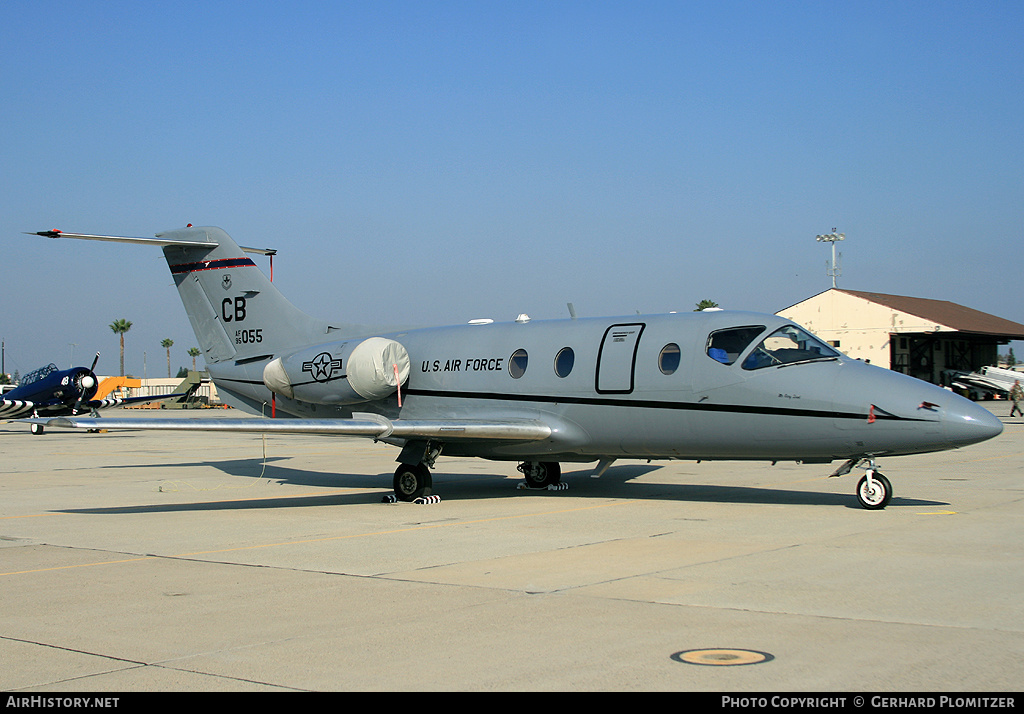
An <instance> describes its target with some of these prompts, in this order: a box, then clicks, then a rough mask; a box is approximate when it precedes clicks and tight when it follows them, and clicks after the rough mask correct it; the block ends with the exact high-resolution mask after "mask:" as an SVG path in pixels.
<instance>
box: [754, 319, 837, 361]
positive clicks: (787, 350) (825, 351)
mask: <svg viewBox="0 0 1024 714" xmlns="http://www.w3.org/2000/svg"><path fill="white" fill-rule="evenodd" d="M839 357H840V354H839V353H838V352H836V351H835V350H834V349H832V348H831V347H829V346H828V345H827V344H825V343H824V342H822V341H821V340H819V339H818V338H817V337H815V336H814V335H812V334H810V333H809V332H806V331H804V330H802V329H800V328H799V327H797V326H796V325H787V326H786V327H782V328H779V329H778V330H776V331H775V332H773V333H771V334H770V335H768V336H767V337H766V338H764V339H763V340H762V341H761V344H759V345H758V346H757V347H755V348H754V350H753V352H751V353H750V354H749V355H747V357H746V359H744V360H743V369H762V368H764V367H778V366H779V365H786V364H798V363H802V362H816V361H819V360H833V359H838V358H839Z"/></svg>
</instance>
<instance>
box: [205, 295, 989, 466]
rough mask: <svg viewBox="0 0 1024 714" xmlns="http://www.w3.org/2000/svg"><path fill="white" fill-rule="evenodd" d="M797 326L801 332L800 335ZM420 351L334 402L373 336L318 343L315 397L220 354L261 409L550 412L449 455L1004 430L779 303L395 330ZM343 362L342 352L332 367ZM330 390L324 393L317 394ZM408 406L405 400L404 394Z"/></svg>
mask: <svg viewBox="0 0 1024 714" xmlns="http://www.w3.org/2000/svg"><path fill="white" fill-rule="evenodd" d="M794 335H797V336H796V337H794ZM380 336H381V337H385V338H388V339H389V340H394V341H396V342H398V343H400V344H401V345H402V346H403V347H404V348H405V350H406V351H407V352H408V360H409V373H408V379H407V380H406V381H405V383H404V384H402V386H401V388H400V390H399V391H398V393H396V394H392V395H390V396H388V397H386V398H384V399H379V400H375V401H368V402H364V403H356V404H351V403H348V404H333V403H330V401H331V398H330V397H327V396H325V397H323V398H321V397H319V396H318V395H319V394H321V393H322V394H323V395H328V394H333V393H335V392H337V391H338V390H337V388H336V387H337V385H332V384H331V383H332V382H335V381H337V380H344V379H346V374H345V369H346V365H345V360H344V359H343V356H344V354H347V353H346V352H345V350H346V349H348V348H350V347H351V343H353V342H358V341H359V340H360V339H363V337H365V336H360V337H353V338H347V339H345V340H339V341H335V342H324V343H322V344H318V345H311V346H309V347H307V348H304V349H305V350H306V352H307V353H309V354H312V353H318V356H319V355H328V356H329V357H327V358H324V364H322V365H320V366H319V367H315V366H312V365H311V364H310V363H311V362H312V360H310V361H309V362H307V363H305V364H306V365H308V366H309V367H310V368H309V373H310V377H312V376H313V374H314V371H315V370H317V369H319V373H318V375H317V376H318V379H316V380H312V379H311V380H310V382H309V385H308V387H307V389H306V391H305V392H303V397H304V398H294V399H289V398H286V397H283V396H282V395H280V394H276V395H275V394H273V393H272V392H271V391H270V389H268V388H267V386H266V385H265V384H264V381H263V369H264V368H265V366H266V365H267V364H268V363H269V362H270V361H271V360H272V359H274V358H275V357H279V356H280V355H275V354H266V355H256V356H255V357H248V358H246V359H238V360H227V361H222V362H219V363H215V364H210V365H209V369H210V373H211V376H212V377H213V379H214V381H215V382H216V383H217V385H218V388H219V389H222V390H225V391H226V392H228V393H229V394H230V395H232V396H234V397H235V398H236V402H240V403H241V405H244V406H248V407H249V408H250V409H253V410H256V411H260V412H262V413H263V414H266V415H270V412H271V410H272V409H273V410H275V411H276V416H278V417H282V416H292V417H302V418H310V417H331V416H337V417H350V416H352V414H353V413H358V412H369V413H376V414H380V415H383V416H385V417H387V418H389V419H459V418H479V417H480V416H481V415H486V416H487V417H490V418H499V417H500V418H508V419H536V420H539V421H543V422H544V423H546V424H549V425H550V426H551V427H552V429H553V433H552V436H551V437H550V438H549V439H547V440H544V441H539V442H524V443H516V442H509V443H503V442H487V443H473V442H471V441H467V442H460V443H452V444H449V445H447V446H446V448H445V453H446V454H448V455H468V456H482V457H485V458H492V459H520V460H521V459H543V460H549V461H592V460H595V459H600V458H651V459H667V458H671V459H756V460H794V461H805V462H806V461H818V462H827V461H832V460H835V459H851V458H855V457H859V456H868V455H872V456H873V455H898V454H911V453H922V452H929V451H939V450H944V449H949V448H956V447H960V446H965V445H968V444H972V443H976V442H978V441H982V440H984V439H987V438H991V437H992V436H994V435H996V434H998V433H999V432H1000V431H1001V429H1002V425H1001V424H1000V422H999V421H998V420H997V419H996V418H995V417H994V416H993V415H992V414H991V413H990V412H988V411H987V410H986V409H984V408H982V407H980V406H978V405H976V404H974V403H972V402H970V401H968V400H966V399H964V398H962V397H960V396H958V395H956V394H954V393H952V392H950V391H948V390H945V389H942V388H939V387H936V386H934V385H931V384H928V383H926V382H923V381H920V380H918V379H915V378H912V377H908V376H905V375H902V374H898V373H894V372H891V371H889V370H886V369H881V368H878V367H874V366H871V365H868V364H865V363H863V362H860V361H857V360H853V359H850V358H849V357H846V356H845V355H842V354H840V353H838V352H835V351H834V350H832V349H831V348H830V347H828V346H827V345H825V344H823V343H821V342H820V341H818V340H817V339H816V338H814V337H813V336H810V335H807V334H806V333H802V331H799V328H798V327H797V326H796V325H794V323H792V322H789V321H788V320H784V319H782V318H779V317H776V316H773V315H764V314H758V313H744V312H728V311H705V312H700V313H679V314H668V315H651V316H639V315H637V316H628V317H620V318H599V319H598V318H593V319H578V320H576V319H573V320H550V321H526V322H522V323H519V322H509V323H486V324H467V325H457V326H452V327H442V328H427V329H418V330H410V331H405V332H397V333H389V334H383V335H380ZM332 363H333V364H332ZM318 390H322V391H318ZM399 403H401V405H400V406H399Z"/></svg>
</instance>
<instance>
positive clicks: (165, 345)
mask: <svg viewBox="0 0 1024 714" xmlns="http://www.w3.org/2000/svg"><path fill="white" fill-rule="evenodd" d="M173 344H174V340H172V339H171V338H170V337H168V338H166V339H163V340H160V346H161V347H163V348H164V349H165V350H167V376H168V377H170V376H171V345H173Z"/></svg>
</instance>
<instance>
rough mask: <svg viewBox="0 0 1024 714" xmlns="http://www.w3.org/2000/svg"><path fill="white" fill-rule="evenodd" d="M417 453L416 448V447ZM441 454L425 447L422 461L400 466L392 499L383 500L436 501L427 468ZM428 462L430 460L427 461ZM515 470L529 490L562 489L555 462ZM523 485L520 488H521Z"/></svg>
mask: <svg viewBox="0 0 1024 714" xmlns="http://www.w3.org/2000/svg"><path fill="white" fill-rule="evenodd" d="M417 453H419V447H417ZM439 453H440V449H439V448H438V449H436V450H435V449H432V448H427V449H426V451H425V459H424V460H423V461H420V462H419V463H417V464H406V463H403V464H401V465H400V466H399V467H398V469H396V470H395V478H394V481H393V482H392V485H393V486H394V489H395V495H394V499H392V498H391V497H390V496H389V497H388V498H387V499H385V500H387V501H390V502H392V503H393V502H394V501H406V502H416V503H425V502H426V503H431V502H434V501H436V500H438V498H437V496H434V495H433V489H434V480H433V477H432V476H431V474H430V465H431V464H433V461H434V459H435V458H437V455H438V454H439ZM427 459H429V460H427ZM518 469H519V470H520V471H521V472H522V474H523V476H524V477H525V481H526V483H525V487H526V488H531V489H548V490H551V489H554V490H559V489H560V488H564V486H563V485H562V484H561V480H562V468H561V466H560V465H559V464H558V462H557V461H526V462H524V463H522V464H519V466H518ZM522 487H523V486H520V488H522Z"/></svg>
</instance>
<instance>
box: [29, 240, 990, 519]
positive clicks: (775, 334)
mask: <svg viewBox="0 0 1024 714" xmlns="http://www.w3.org/2000/svg"><path fill="white" fill-rule="evenodd" d="M37 235H41V236H46V237H51V238H59V237H64V238H81V239H87V240H105V241H120V242H131V243H142V244H150V245H157V246H160V247H162V249H163V252H164V256H165V257H166V259H167V264H168V265H169V267H170V270H171V274H172V275H173V277H174V282H175V284H176V285H177V287H178V292H179V293H180V295H181V299H182V301H183V302H184V305H185V310H186V312H187V313H188V316H189V320H190V321H191V323H192V329H193V330H194V331H195V334H196V338H197V339H198V340H199V344H200V346H201V349H202V350H203V353H204V354H205V357H206V364H207V366H208V368H209V372H210V376H211V378H212V379H213V381H214V382H215V384H216V385H217V389H218V392H219V393H220V394H221V395H223V397H224V398H225V400H226V401H229V402H230V403H231V404H233V405H234V406H237V407H240V408H243V409H247V410H249V411H251V412H254V413H256V414H263V415H266V414H268V413H269V414H271V417H272V418H262V419H251V418H250V419H103V420H102V422H99V423H98V422H97V420H94V419H90V418H84V417H65V418H56V419H45V420H38V421H40V422H42V423H44V424H45V425H47V426H53V427H59V426H64V427H79V428H99V427H102V428H105V429H141V428H145V429H188V430H231V431H248V432H263V433H292V434H340V435H357V436H365V437H369V438H373V439H375V440H379V441H383V442H386V443H388V444H392V445H395V446H397V447H400V448H401V453H400V454H399V456H398V458H397V459H396V460H397V461H398V462H399V467H398V469H397V470H396V471H395V475H394V482H393V485H394V491H395V498H397V499H398V500H402V501H417V500H419V501H422V500H424V499H426V498H428V497H430V496H431V494H432V476H431V472H430V469H431V468H433V467H434V463H435V460H436V459H437V457H438V456H439V455H440V454H441V453H442V452H443V453H444V454H445V455H448V456H463V457H465V456H474V457H481V458H485V459H492V460H500V461H518V462H520V466H519V469H520V470H521V471H522V473H523V475H524V476H525V483H526V485H527V486H528V487H531V488H552V489H554V488H558V487H560V486H562V485H563V484H561V483H560V477H561V470H560V464H561V463H563V462H583V463H587V462H597V467H596V471H597V473H598V474H600V473H603V472H604V470H605V469H607V467H608V466H609V465H610V464H611V463H612V462H613V461H615V460H616V459H626V458H628V459H687V460H705V459H707V460H712V459H727V460H760V461H773V462H774V461H798V462H803V463H812V464H825V463H830V462H833V461H842V462H843V463H842V465H841V466H839V468H837V469H835V471H834V472H833V474H832V475H833V476H840V475H844V474H847V473H849V472H850V471H852V470H853V469H854V468H857V467H862V468H864V469H865V475H864V477H863V478H862V479H860V481H859V483H858V485H857V489H856V494H857V498H858V500H859V501H860V503H861V505H862V506H863V507H865V508H868V509H880V508H884V507H885V506H886V504H887V503H888V502H889V500H890V499H891V497H892V486H891V484H890V483H889V481H888V479H886V477H885V476H884V475H882V474H881V473H880V472H879V471H878V468H877V464H876V460H877V459H878V458H879V457H881V456H897V455H903V454H919V453H926V452H932V451H942V450H945V449H954V448H958V447H962V446H967V445H969V444H974V443H977V442H980V441H984V440H985V439H990V438H992V437H994V436H996V435H998V434H999V433H1000V432H1001V431H1002V424H1001V423H1000V421H999V420H998V419H996V418H995V417H994V416H993V415H992V414H991V413H990V412H988V411H987V410H986V409H984V408H982V407H980V406H978V405H976V404H974V403H972V402H970V401H969V400H967V399H964V398H962V397H960V396H957V395H956V394H953V393H952V392H949V391H947V390H944V389H941V388H939V387H937V386H934V385H931V384H928V383H926V382H923V381H920V380H918V379H915V378H912V377H908V376H905V375H902V374H898V373H896V372H891V371H889V370H886V369H881V368H879V367H874V366H871V365H869V364H865V363H863V362H860V361H857V360H854V359H851V358H849V357H847V356H845V355H843V354H841V353H840V352H837V351H836V350H834V349H832V347H830V346H829V345H827V344H825V343H824V342H822V341H821V340H819V339H818V338H817V337H815V336H813V335H811V334H810V333H808V332H807V331H805V330H804V329H802V328H801V327H800V326H798V325H796V324H795V323H793V322H790V321H789V320H784V319H782V318H779V317H777V316H774V315H762V314H758V313H748V312H731V311H703V312H695V313H685V314H669V315H652V316H642V317H641V316H629V317H611V318H588V319H567V320H544V321H530V320H529V319H528V318H527V317H526V316H521V318H520V319H517V320H516V321H514V322H508V323H494V322H491V321H488V320H481V321H474V322H473V323H469V324H465V325H457V326H452V327H438V328H426V329H416V330H408V331H404V332H390V333H383V332H379V331H374V330H372V329H369V328H364V327H358V326H355V325H352V324H346V323H330V322H324V321H322V320H319V319H316V318H313V317H311V316H309V315H307V314H305V313H304V312H302V311H300V310H299V309H297V308H296V307H295V306H293V305H292V304H291V303H290V302H289V301H288V300H287V299H285V297H284V296H283V295H281V293H280V292H279V291H278V290H277V288H276V287H275V286H274V285H273V283H272V282H271V281H270V280H268V279H267V277H266V276H265V275H264V274H263V272H262V271H261V270H260V269H259V268H258V267H257V266H256V264H255V263H254V262H253V261H252V260H251V259H250V258H248V257H246V254H245V253H246V249H242V248H240V247H239V246H238V245H237V244H236V243H235V242H234V241H233V240H232V239H231V238H230V237H229V236H228V235H227V234H226V233H225V232H224V231H222V230H221V229H219V228H193V227H188V228H186V229H182V230H173V231H169V232H165V233H160V234H158V235H157V237H156V238H130V237H120V236H96V235H84V234H72V233H61V232H59V231H42V232H39V233H38V234H37ZM433 498H436V497H433Z"/></svg>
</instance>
